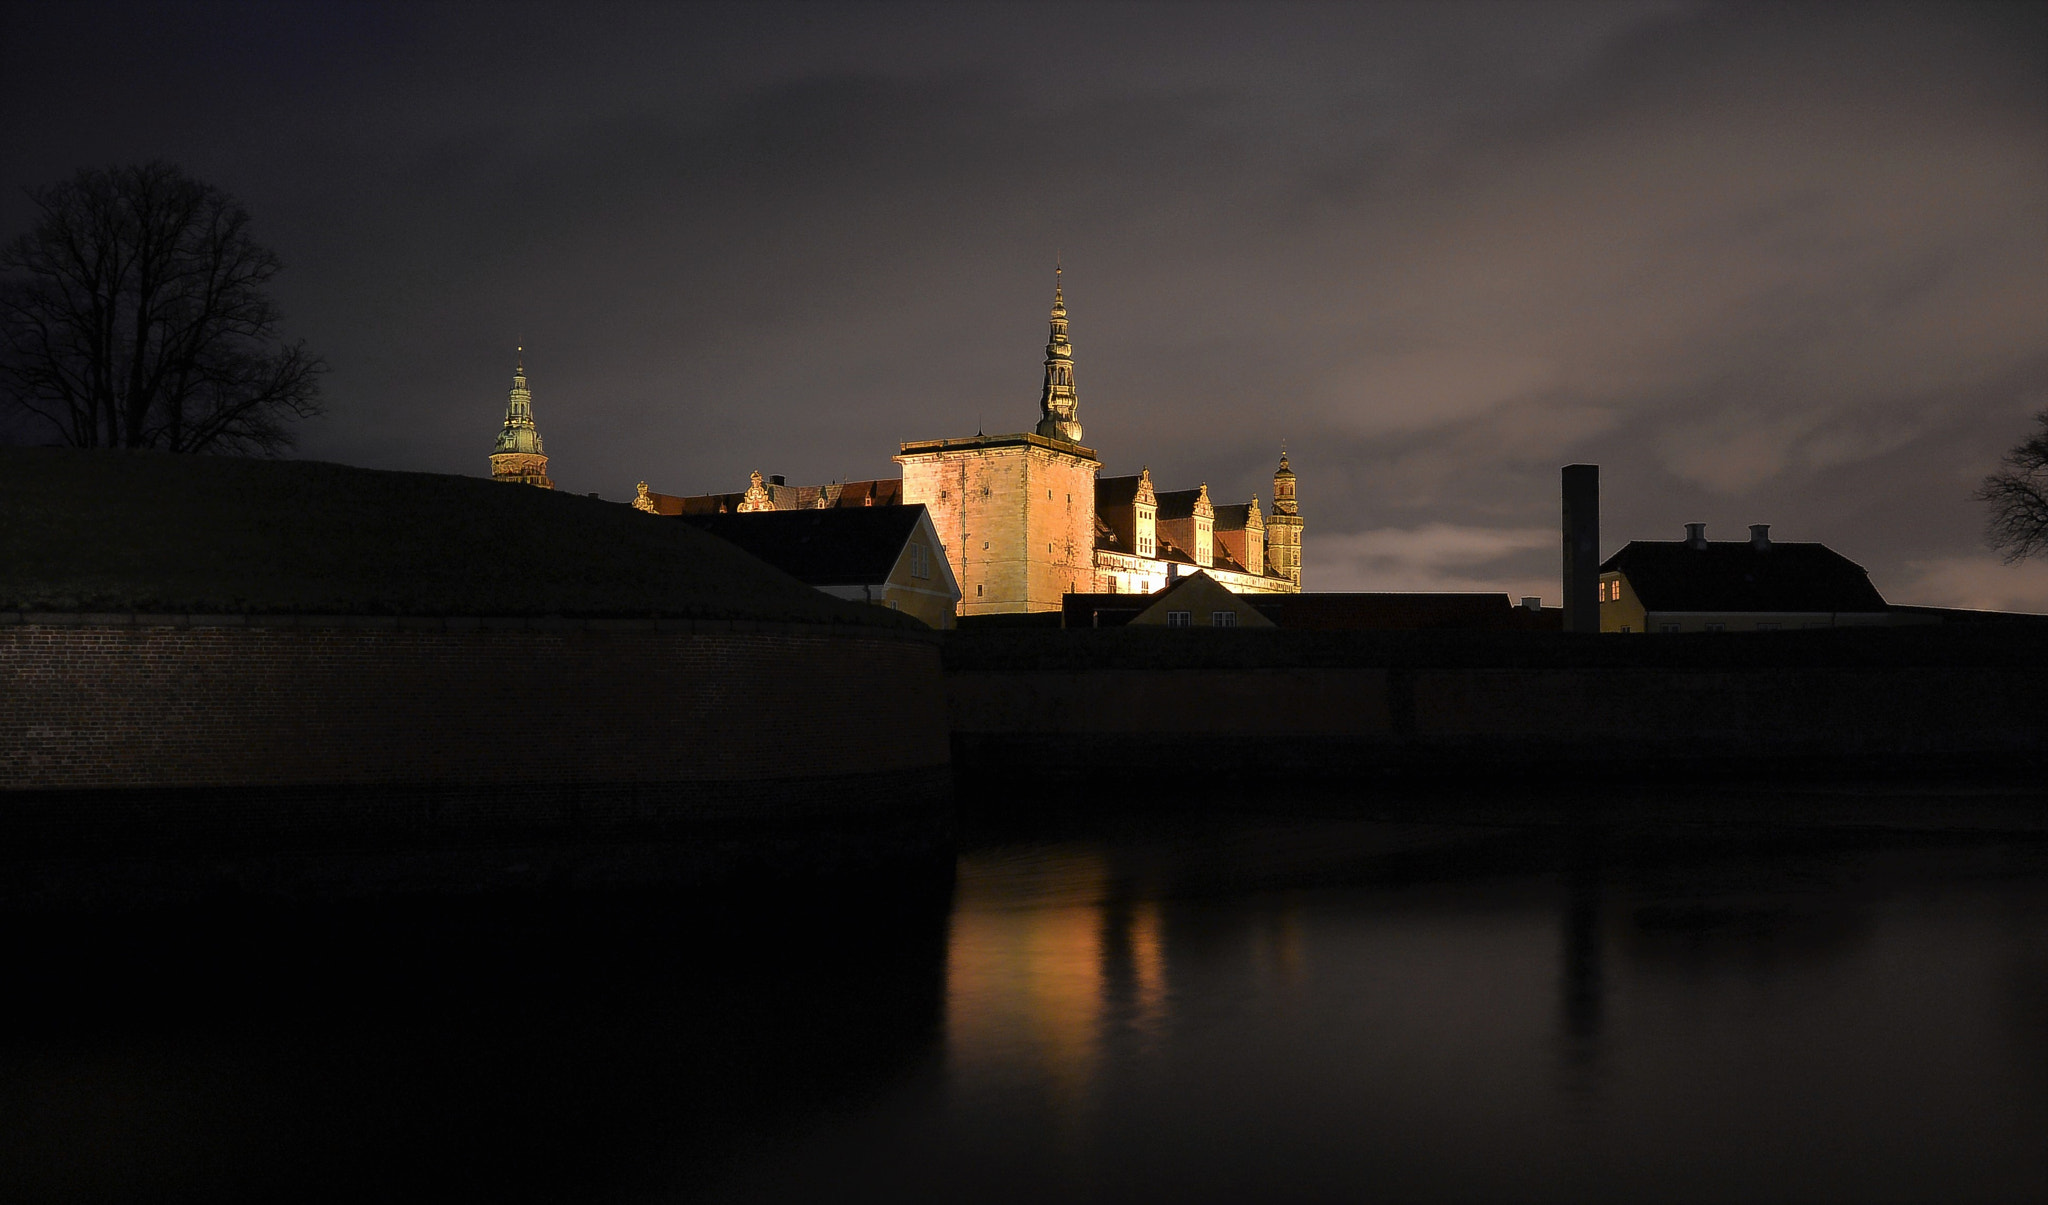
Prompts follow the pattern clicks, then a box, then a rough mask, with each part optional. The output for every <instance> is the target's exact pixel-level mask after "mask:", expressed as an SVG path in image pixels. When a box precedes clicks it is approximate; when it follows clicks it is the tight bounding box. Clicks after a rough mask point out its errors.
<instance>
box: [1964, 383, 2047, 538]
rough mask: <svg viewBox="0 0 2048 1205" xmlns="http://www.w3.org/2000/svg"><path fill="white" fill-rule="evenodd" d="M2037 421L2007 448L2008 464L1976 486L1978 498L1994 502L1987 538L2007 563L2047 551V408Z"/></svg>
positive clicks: (1990, 502)
mask: <svg viewBox="0 0 2048 1205" xmlns="http://www.w3.org/2000/svg"><path fill="white" fill-rule="evenodd" d="M2034 421H2035V422H2036V423H2039V424H2040V427H2041V429H2040V430H2039V431H2036V432H2035V433H2034V434H2032V435H2030V436H2028V437H2027V438H2026V439H2025V440H2022V441H2021V442H2020V444H2019V446H2018V447H2015V448H2014V449H2013V450H2012V451H2010V452H2007V453H2006V454H2005V462H2004V465H2005V467H2003V468H2002V469H2000V470H1999V471H1998V472H1996V473H1993V474H1991V475H1990V476H1989V477H1986V478H1985V479H1984V484H1983V485H1982V486H1979V487H1978V489H1977V499H1978V501H1980V502H1987V503H1989V504H1990V505H1991V521H1990V523H1989V525H1988V526H1987V529H1986V538H1987V539H1988V540H1989V541H1990V543H1991V546H1992V547H1993V548H1996V549H1998V550H1999V551H2000V552H2003V553H2004V554H2005V559H2006V562H2007V563H2008V564H2011V563H2014V562H2017V561H2024V560H2026V559H2027V558H2028V557H2030V556H2039V555H2041V554H2042V553H2044V552H2048V410H2043V411H2042V412H2041V413H2039V414H2037V415H2035V416H2034Z"/></svg>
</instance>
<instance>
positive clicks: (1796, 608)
mask: <svg viewBox="0 0 2048 1205" xmlns="http://www.w3.org/2000/svg"><path fill="white" fill-rule="evenodd" d="M1600 571H1601V572H1602V573H1620V574H1621V575H1622V576H1624V577H1626V578H1628V584H1629V587H1630V588H1631V589H1632V590H1634V591H1635V595H1636V597H1637V599H1639V600H1640V601H1641V602H1642V604H1643V609H1644V610H1646V611H1789V612H1821V611H1883V610H1886V609H1887V608H1886V606H1885V601H1884V596H1883V595H1881V594H1879V593H1878V592H1877V588H1876V587H1875V586H1872V585H1871V584H1870V575H1869V574H1868V573H1866V572H1865V571H1864V569H1863V566H1861V565H1858V564H1857V563H1856V562H1854V561H1852V560H1850V559H1849V558H1848V557H1845V556H1843V555H1842V554H1841V553H1839V552H1836V551H1835V550H1834V549H1832V548H1829V547H1828V546H1827V545H1825V544H1803V543H1786V542H1781V541H1777V540H1770V541H1765V542H1762V543H1761V544H1759V543H1756V542H1752V541H1749V540H1740V541H1738V540H1714V541H1707V540H1701V541H1700V542H1699V543H1697V544H1694V543H1690V542H1688V541H1685V540H1669V541H1663V540H1632V541H1630V542H1629V544H1628V545H1627V546H1626V547H1624V548H1623V549H1622V550H1621V551H1620V552H1617V553H1615V554H1614V555H1613V556H1611V557H1608V558H1607V560H1606V561H1605V562H1603V563H1602V564H1601V566H1600Z"/></svg>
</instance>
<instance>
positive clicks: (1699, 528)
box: [1685, 523, 1707, 551]
mask: <svg viewBox="0 0 2048 1205" xmlns="http://www.w3.org/2000/svg"><path fill="white" fill-rule="evenodd" d="M1685 546H1686V547H1687V548H1697V549H1700V550H1702V551H1704V550H1705V549H1706V547H1707V525H1706V524H1704V523H1688V524H1686V525H1685Z"/></svg>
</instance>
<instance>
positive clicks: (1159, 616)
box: [1131, 569, 1273, 628]
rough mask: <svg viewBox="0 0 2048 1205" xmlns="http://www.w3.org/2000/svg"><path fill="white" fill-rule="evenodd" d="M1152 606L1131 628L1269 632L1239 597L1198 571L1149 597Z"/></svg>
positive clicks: (1262, 618) (1268, 623)
mask: <svg viewBox="0 0 2048 1205" xmlns="http://www.w3.org/2000/svg"><path fill="white" fill-rule="evenodd" d="M1152 599H1153V602H1152V605H1151V606H1149V607H1146V608H1145V609H1144V610H1142V611H1140V612H1138V613H1137V615H1135V616H1134V617H1132V619H1131V624H1132V626H1134V627H1135V626H1140V625H1143V626H1149V627H1163V628H1270V627H1272V626H1273V621H1272V620H1270V619H1267V618H1266V617H1265V616H1264V615H1261V614H1259V612H1258V611H1257V610H1255V609H1254V608H1253V607H1252V605H1251V603H1249V602H1247V601H1246V600H1245V598H1244V597H1243V596H1242V595H1239V594H1237V593H1236V592H1234V591H1232V590H1230V589H1229V588H1228V587H1226V586H1225V585H1224V584H1223V583H1222V582H1219V581H1217V580H1216V579H1215V578H1213V577H1210V576H1209V575H1208V574H1206V573H1204V572H1202V571H1201V570H1199V569H1197V570H1196V571H1195V572H1193V573H1191V574H1189V575H1188V576H1186V577H1183V578H1181V579H1179V580H1178V581H1175V582H1174V583H1173V584H1172V585H1170V586H1167V587H1166V588H1165V589H1163V590H1161V591H1159V592H1158V593H1156V594H1154V595H1153V596H1152Z"/></svg>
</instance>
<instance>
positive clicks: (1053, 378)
mask: <svg viewBox="0 0 2048 1205" xmlns="http://www.w3.org/2000/svg"><path fill="white" fill-rule="evenodd" d="M1038 408H1039V410H1040V411H1041V412H1042V413H1043V414H1044V415H1045V417H1044V418H1041V419H1039V420H1038V433H1039V434H1040V435H1043V436H1045V437H1046V438H1047V439H1059V440H1065V441H1066V442H1067V443H1070V444H1077V443H1080V442H1081V415H1080V410H1079V403H1078V402H1076V401H1075V399H1074V345H1073V344H1072V343H1069V342H1067V302H1066V298H1065V297H1063V296H1061V294H1060V270H1059V269H1058V268H1054V269H1053V270H1052V334H1051V335H1050V336H1049V337H1048V338H1047V339H1046V343H1045V389H1044V391H1043V392H1042V393H1040V394H1039V397H1038Z"/></svg>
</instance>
